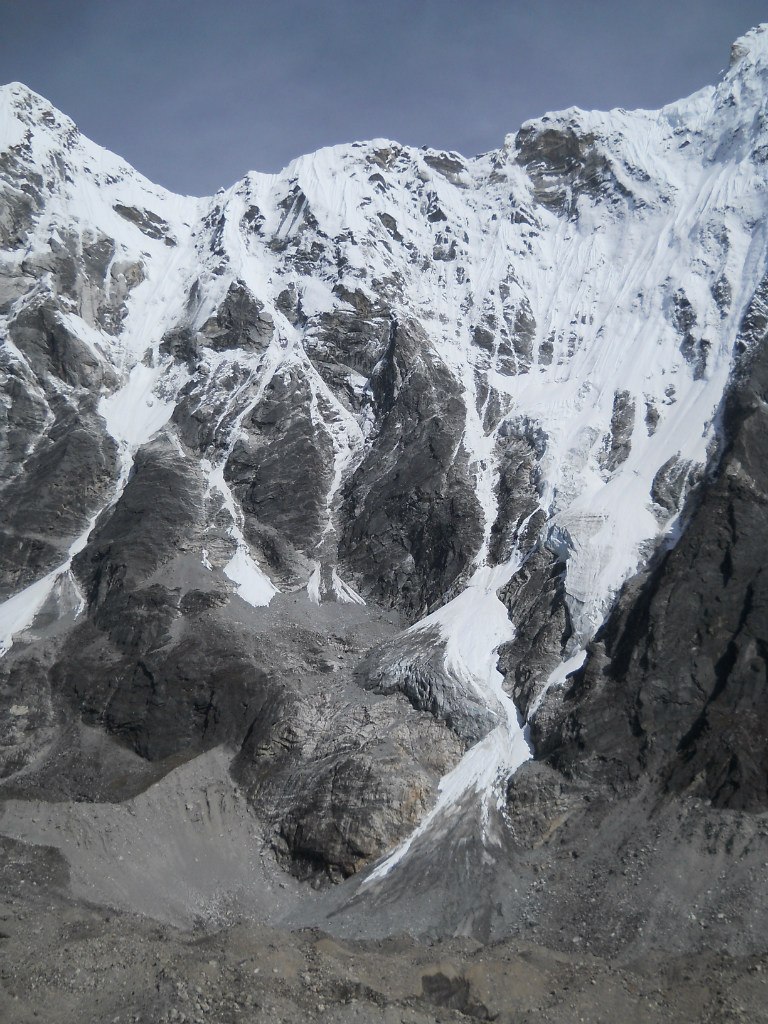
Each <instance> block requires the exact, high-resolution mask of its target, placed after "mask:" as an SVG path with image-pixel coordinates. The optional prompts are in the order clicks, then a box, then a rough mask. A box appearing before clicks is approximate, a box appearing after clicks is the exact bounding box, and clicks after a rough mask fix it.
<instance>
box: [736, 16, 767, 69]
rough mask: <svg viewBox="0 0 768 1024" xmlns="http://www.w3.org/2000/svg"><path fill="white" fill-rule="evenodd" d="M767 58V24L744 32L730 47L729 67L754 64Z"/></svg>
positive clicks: (764, 23)
mask: <svg viewBox="0 0 768 1024" xmlns="http://www.w3.org/2000/svg"><path fill="white" fill-rule="evenodd" d="M766 58H768V22H763V24H761V25H756V26H755V27H754V28H752V29H750V30H749V32H745V34H744V35H743V36H739V38H738V39H737V40H736V41H735V42H734V43H733V45H732V46H731V60H730V67H734V66H735V65H736V64H741V63H743V64H755V63H757V61H758V60H765V59H766Z"/></svg>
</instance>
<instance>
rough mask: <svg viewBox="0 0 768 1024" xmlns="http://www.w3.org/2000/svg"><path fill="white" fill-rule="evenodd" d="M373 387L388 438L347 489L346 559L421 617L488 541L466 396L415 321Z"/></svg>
mask: <svg viewBox="0 0 768 1024" xmlns="http://www.w3.org/2000/svg"><path fill="white" fill-rule="evenodd" d="M369 387H370V390H371V395H372V402H373V408H374V411H375V413H376V416H377V421H378V432H377V435H376V443H375V445H373V446H372V447H371V448H369V450H368V452H367V453H366V456H365V457H364V459H363V460H362V462H361V464H360V465H359V466H358V468H357V469H356V471H355V473H354V474H353V475H352V477H351V479H350V480H349V481H348V483H347V485H346V488H345V498H344V503H343V506H342V516H343V523H344V525H343V532H342V536H341V543H340V547H339V555H340V561H341V563H342V565H343V566H344V567H346V568H347V569H348V570H349V571H350V574H351V575H352V576H353V577H354V578H355V579H356V580H357V581H358V582H359V586H360V590H361V592H362V593H363V594H364V595H368V596H371V597H373V598H374V599H375V600H378V601H381V602H383V603H384V604H386V605H389V606H396V607H397V608H398V609H399V610H400V611H401V612H402V613H403V614H405V615H406V616H407V617H408V618H409V619H412V620H413V619H416V618H418V617H419V616H420V615H422V614H423V613H424V612H425V611H427V610H428V609H429V608H430V607H431V606H433V605H434V604H435V603H436V602H438V601H439V600H440V599H441V597H442V596H443V595H444V594H445V593H446V592H447V591H449V590H450V588H451V587H452V586H453V585H454V584H455V583H456V582H457V580H458V579H459V577H460V575H461V573H462V572H463V571H464V570H465V569H466V568H467V567H468V565H469V563H470V561H471V559H472V557H473V555H474V554H475V553H476V551H477V550H478V548H479V546H480V542H481V540H482V532H483V512H482V509H481V507H480V505H479V502H478V500H477V497H476V495H475V483H474V478H473V474H472V472H471V471H470V468H469V464H468V456H467V453H466V451H465V449H464V448H463V446H462V433H463V428H464V420H465V416H466V411H465V408H464V403H463V394H462V391H461V388H460V386H459V384H458V383H457V381H456V379H455V377H454V376H453V375H452V374H451V373H450V371H449V370H448V368H447V367H446V366H445V365H444V364H443V363H442V362H441V361H440V360H439V359H438V357H437V356H436V355H435V354H434V353H433V352H432V351H431V349H430V346H429V342H428V340H427V338H426V337H425V335H424V333H423V331H422V330H421V329H420V328H419V327H418V325H416V324H415V323H413V322H408V323H407V324H404V325H396V324H393V326H392V329H391V332H390V340H389V345H388V348H387V351H386V354H385V356H384V357H383V358H382V360H381V361H380V363H379V365H378V367H377V371H376V372H375V373H374V374H373V376H372V377H371V380H370V384H369Z"/></svg>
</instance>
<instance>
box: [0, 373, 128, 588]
mask: <svg viewBox="0 0 768 1024" xmlns="http://www.w3.org/2000/svg"><path fill="white" fill-rule="evenodd" d="M28 387H29V382H28V381H27V380H26V378H25V376H24V375H23V374H19V375H18V376H16V375H14V376H12V377H9V378H8V379H7V383H6V394H7V395H9V396H10V397H11V406H10V408H9V409H8V410H7V412H8V418H9V420H10V419H11V418H13V421H14V428H15V429H9V431H8V433H7V434H6V442H7V448H6V452H7V455H8V458H9V460H13V461H12V462H11V464H10V465H9V467H8V469H9V470H11V467H12V468H13V469H14V470H15V474H14V475H13V476H11V477H10V479H9V480H8V481H7V482H6V483H4V484H3V485H2V486H0V503H2V506H3V516H2V525H1V526H0V594H1V595H3V596H7V595H9V594H12V593H15V592H16V591H18V590H20V589H22V588H23V587H25V586H27V585H28V584H30V583H32V582H34V581H35V580H36V579H39V578H40V577H41V576H43V575H44V574H45V573H46V572H48V571H49V570H51V569H53V568H55V567H56V566H57V565H59V564H60V563H61V562H63V561H64V559H65V557H66V552H67V548H68V547H69V545H70V544H71V543H72V541H73V540H74V539H75V538H76V537H77V536H78V534H79V533H80V532H81V531H82V530H83V529H84V528H85V527H86V525H87V523H88V520H89V518H90V516H91V515H92V514H93V513H95V511H96V510H97V509H98V508H99V507H100V506H101V505H102V504H103V503H104V501H105V500H106V498H107V496H108V494H109V491H110V488H111V487H113V486H114V480H115V477H116V475H117V468H116V461H117V460H116V450H115V444H114V442H113V440H112V438H111V437H109V435H108V434H106V432H105V430H104V424H103V421H102V419H101V417H100V416H98V414H97V413H96V411H95V402H94V400H93V399H92V398H91V397H90V396H81V401H80V403H79V404H78V403H76V402H75V401H72V400H69V399H67V398H66V397H64V396H63V395H61V396H58V395H54V396H53V397H52V398H51V401H50V404H48V403H46V402H45V401H44V399H43V396H42V395H41V394H40V395H39V396H38V394H36V393H35V390H34V389H32V388H30V390H29V391H27V390H26V389H27V388H28Z"/></svg>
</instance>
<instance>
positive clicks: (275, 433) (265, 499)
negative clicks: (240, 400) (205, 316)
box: [225, 366, 334, 576]
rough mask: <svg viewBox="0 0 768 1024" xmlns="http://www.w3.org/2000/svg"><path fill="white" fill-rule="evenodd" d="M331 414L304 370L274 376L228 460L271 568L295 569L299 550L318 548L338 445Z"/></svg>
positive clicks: (233, 484) (249, 522)
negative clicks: (326, 421) (330, 427)
mask: <svg viewBox="0 0 768 1024" xmlns="http://www.w3.org/2000/svg"><path fill="white" fill-rule="evenodd" d="M331 416H332V412H331V410H330V407H329V403H328V402H327V401H326V400H325V399H324V398H322V396H317V395H315V394H314V393H313V391H312V387H311V385H310V382H309V380H308V379H307V376H306V374H305V372H304V371H303V369H302V368H301V367H299V366H292V367H291V368H290V369H287V370H285V371H284V372H282V373H280V374H277V375H276V376H275V377H273V378H272V380H271V381H270V383H269V384H268V386H267V387H266V389H265V391H264V395H263V397H262V398H261V401H260V402H259V403H258V405H257V406H256V407H255V408H254V410H253V412H251V413H250V414H249V415H248V416H246V417H245V419H244V420H243V422H242V425H241V432H240V437H239V439H238V441H237V442H236V444H235V446H234V448H233V450H232V454H231V455H230V457H229V459H228V460H227V465H226V468H225V477H226V480H227V482H228V483H229V485H230V487H231V488H232V491H233V493H234V494H235V495H236V496H237V498H238V500H239V502H240V504H241V507H242V509H243V513H244V515H245V520H246V530H247V532H248V534H249V536H251V537H252V538H253V539H254V540H259V539H261V540H262V541H263V545H264V553H265V556H266V557H267V560H268V562H269V564H270V567H271V568H274V569H276V570H277V571H278V572H279V573H280V574H281V575H283V576H285V575H290V568H291V566H292V565H293V564H295V561H296V557H297V555H300V554H304V555H309V554H311V553H312V552H313V551H314V549H315V547H316V545H317V544H318V542H319V541H320V539H321V536H322V533H323V530H324V528H325V527H326V526H327V524H328V516H329V511H328V509H327V506H326V498H327V495H328V492H329V488H330V486H331V481H332V479H333V462H334V460H333V444H332V441H331V438H330V435H329V433H328V430H327V429H325V427H324V426H323V425H322V422H318V420H319V418H320V417H322V418H323V419H325V418H326V417H327V418H329V419H330V418H331ZM270 533H271V536H272V537H274V538H275V541H274V543H272V544H270V543H269V534H270ZM279 542H282V543H281V544H280V543H279Z"/></svg>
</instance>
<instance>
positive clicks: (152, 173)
mask: <svg viewBox="0 0 768 1024" xmlns="http://www.w3.org/2000/svg"><path fill="white" fill-rule="evenodd" d="M761 20H763V21H765V20H768V2H766V0H759V2H758V0H666V2H656V0H653V2H650V0H649V2H646V3H632V4H624V3H621V2H615V0H614V2H612V3H608V2H601V0H600V2H599V0H595V2H579V0H541V2H537V0H528V2H527V3H519V2H517V0H507V2H502V0H465V2H463V3H458V2H453V0H410V2H405V0H379V2H369V0H336V2H335V3H330V2H323V0H315V2H311V0H282V2H273V0H237V2H236V0H205V2H203V0H130V2H125V0H0V81H6V82H7V81H14V80H18V81H22V82H25V83H26V84H27V85H28V86H30V87H31V88H33V89H35V90H36V91H37V92H40V93H42V94H43V95H44V96H46V97H47V98H48V99H49V100H50V101H51V102H52V103H54V104H55V105H56V106H57V107H59V108H60V109H61V110H63V111H64V112H65V113H67V114H69V115H70V117H72V118H73V119H74V120H75V121H76V122H77V124H78V125H79V126H80V128H81V130H82V131H83V132H84V133H85V134H86V135H88V136H90V137H91V138H92V139H94V140H95V141H96V142H99V143H100V144H101V145H103V146H106V147H108V148H109V149H112V150H114V151H115V152H117V153H119V154H120V155H121V156H123V157H125V158H126V159H127V160H128V161H130V162H131V163H132V164H134V166H136V167H137V168H138V169H139V170H141V171H142V172H143V173H144V174H146V175H147V176H148V177H150V178H152V179H153V180H155V181H158V182H160V183H161V184H163V185H166V186H167V187H169V188H172V189H174V190H176V191H179V192H190V193H196V194H204V193H205V194H207V193H211V192H213V191H215V190H216V189H217V188H218V187H220V186H222V185H230V184H232V183H233V182H234V181H235V180H236V179H237V178H239V177H241V176H242V175H243V174H244V173H245V172H246V171H247V170H249V169H255V170H262V171H274V170H278V169H279V168H281V167H282V166H284V165H285V164H286V163H287V162H288V161H289V160H291V159H292V158H293V157H295V156H298V155H299V154H301V153H305V152H308V151H310V150H313V149H317V148H318V147H320V146H324V145H332V144H334V143H337V142H351V141H354V140H357V139H367V138H373V137H376V136H386V137H389V138H394V139H397V140H398V141H400V142H404V143H409V144H411V145H416V146H421V145H431V146H435V147H440V148H445V149H457V150H459V151H460V152H462V153H464V154H466V155H472V154H474V153H479V152H482V151H484V150H487V149H491V148H495V147H496V146H498V145H500V144H501V142H502V140H503V138H504V135H505V134H506V133H507V132H511V131H515V130H516V129H517V128H518V127H519V125H520V124H521V122H522V121H524V120H525V119H526V118H528V117H535V116H537V115H539V114H543V113H544V112H545V111H547V110H555V109H560V108H562V107H567V106H572V105H576V106H581V107H587V108H590V107H592V108H594V107H598V108H607V107H613V106H623V107H638V106H642V107H657V106H661V105H662V104H663V103H665V102H669V101H671V100H674V99H679V98H680V97H681V96H684V95H687V94H688V93H690V92H693V91H694V90H695V89H697V88H699V87H701V86H702V85H706V84H707V83H710V82H714V81H716V79H717V77H718V74H719V72H720V70H721V69H722V68H723V67H725V66H726V65H727V62H728V51H729V46H730V44H731V42H732V41H733V39H735V38H736V37H737V36H739V35H741V34H742V33H744V32H745V31H747V30H748V29H749V28H751V27H752V26H753V25H755V24H757V23H758V22H760V21H761Z"/></svg>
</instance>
